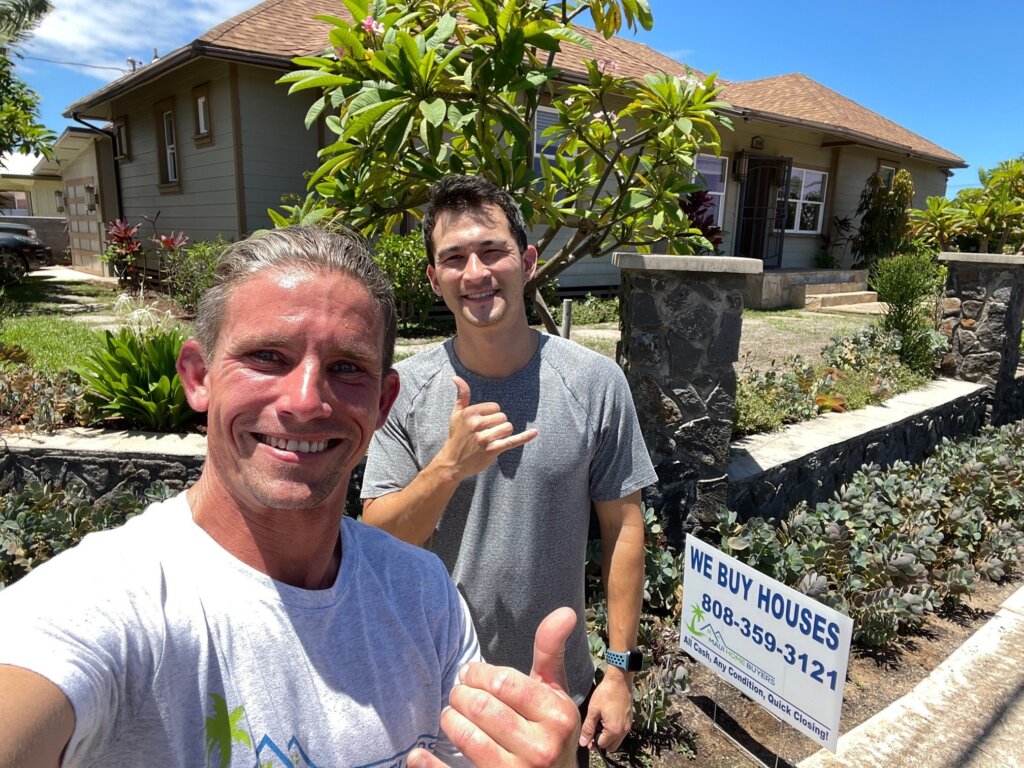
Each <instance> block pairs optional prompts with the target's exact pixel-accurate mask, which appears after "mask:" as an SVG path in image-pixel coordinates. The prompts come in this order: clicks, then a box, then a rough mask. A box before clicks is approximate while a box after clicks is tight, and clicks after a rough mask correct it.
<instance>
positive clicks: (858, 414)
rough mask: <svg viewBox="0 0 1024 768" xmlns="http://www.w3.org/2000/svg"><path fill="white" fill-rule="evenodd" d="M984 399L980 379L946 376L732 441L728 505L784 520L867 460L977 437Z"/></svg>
mask: <svg viewBox="0 0 1024 768" xmlns="http://www.w3.org/2000/svg"><path fill="white" fill-rule="evenodd" d="M1022 381H1024V380H1022ZM1018 388H1020V384H1018ZM989 397H990V395H989V391H988V389H987V388H985V387H984V386H983V385H981V384H970V383H967V382H961V381H954V380H952V379H944V380H940V381H937V382H933V383H932V384H931V385H929V386H928V387H926V388H925V389H923V390H918V391H915V392H907V393H905V394H903V395H898V396H897V397H894V398H892V399H891V400H888V401H886V402H885V403H884V404H883V405H875V406H870V407H868V408H865V409H863V410H860V411H852V412H850V413H830V414H825V415H823V416H821V417H819V418H817V419H813V420H811V421H808V422H803V423H800V424H794V425H792V426H791V427H789V428H788V429H786V430H783V431H782V432H776V433H772V434H767V435H753V436H751V437H747V438H743V439H742V440H738V441H736V442H735V443H733V445H732V457H731V460H730V463H729V499H728V507H729V509H732V510H735V511H736V512H737V513H738V515H739V516H740V518H741V519H744V520H745V519H749V518H751V517H754V516H760V517H770V518H776V519H782V518H784V517H785V515H786V514H787V513H788V512H789V511H790V510H791V509H792V508H793V507H795V506H796V505H797V504H798V503H799V502H801V501H806V502H808V503H809V504H816V503H818V502H820V501H826V500H828V499H830V498H831V497H832V496H833V494H834V493H835V492H836V490H837V489H839V488H840V487H841V486H842V485H843V484H844V483H845V482H847V480H849V478H850V477H851V476H852V475H853V474H854V473H855V472H856V471H857V470H859V469H860V468H861V467H862V466H863V465H865V464H878V465H880V466H883V467H887V466H889V465H891V464H892V463H893V462H895V461H906V462H910V463H917V462H920V461H921V460H922V459H924V458H925V457H926V456H927V455H928V454H929V453H931V451H932V450H933V449H934V448H935V446H936V445H938V444H939V442H941V440H942V439H943V438H945V437H949V438H951V439H954V440H961V439H963V438H966V437H969V436H971V435H975V434H977V433H978V432H979V431H980V430H981V428H982V426H984V424H985V411H986V408H987V407H988V404H989Z"/></svg>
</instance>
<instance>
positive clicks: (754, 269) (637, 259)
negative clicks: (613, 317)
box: [612, 253, 1024, 275]
mask: <svg viewBox="0 0 1024 768" xmlns="http://www.w3.org/2000/svg"><path fill="white" fill-rule="evenodd" d="M1022 263H1024V260H1022ZM612 264H613V265H615V266H616V267H618V268H619V269H644V270H657V271H662V272H713V273H718V274H726V273H730V274H735V275H759V274H761V273H762V272H763V271H764V262H762V261H761V260H760V259H745V258H740V257H736V256H671V255H667V254H663V253H613V254H612Z"/></svg>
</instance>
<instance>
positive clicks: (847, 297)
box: [804, 291, 878, 309]
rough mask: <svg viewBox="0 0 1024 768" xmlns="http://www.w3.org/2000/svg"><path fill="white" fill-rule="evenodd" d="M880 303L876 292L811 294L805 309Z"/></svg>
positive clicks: (808, 295)
mask: <svg viewBox="0 0 1024 768" xmlns="http://www.w3.org/2000/svg"><path fill="white" fill-rule="evenodd" d="M876 301H878V294H877V293H875V292H874V291H841V292H839V293H809V294H807V298H806V303H805V304H804V309H824V308H826V307H838V306H843V305H846V304H871V303H874V302H876Z"/></svg>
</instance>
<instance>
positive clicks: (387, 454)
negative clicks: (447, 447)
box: [360, 390, 422, 499]
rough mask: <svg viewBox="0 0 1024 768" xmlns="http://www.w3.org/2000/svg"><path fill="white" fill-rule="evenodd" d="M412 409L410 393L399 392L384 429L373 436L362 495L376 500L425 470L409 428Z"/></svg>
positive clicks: (400, 488) (398, 488) (403, 486)
mask: <svg viewBox="0 0 1024 768" xmlns="http://www.w3.org/2000/svg"><path fill="white" fill-rule="evenodd" d="M409 408H410V399H409V395H408V393H406V392H405V391H404V390H403V391H400V392H399V395H398V399H397V401H396V402H395V405H394V407H392V409H391V413H390V414H388V418H387V420H386V421H385V422H384V426H382V427H381V428H380V429H378V430H377V431H376V432H374V434H373V439H372V440H371V441H370V450H369V452H368V453H367V454H366V469H365V471H364V472H363V485H362V488H361V491H360V496H361V497H362V498H364V499H376V498H378V497H380V496H386V495H387V494H389V493H394V492H396V491H400V490H402V489H403V488H405V487H406V486H407V485H409V483H411V482H412V481H413V480H414V479H415V477H416V475H417V474H419V472H420V470H421V469H422V467H420V466H419V462H418V461H417V460H416V453H415V450H414V448H413V444H412V438H411V437H410V435H409V432H408V429H407V427H406V421H407V418H408V413H409Z"/></svg>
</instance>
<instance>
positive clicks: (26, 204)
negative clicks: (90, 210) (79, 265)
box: [0, 155, 68, 258]
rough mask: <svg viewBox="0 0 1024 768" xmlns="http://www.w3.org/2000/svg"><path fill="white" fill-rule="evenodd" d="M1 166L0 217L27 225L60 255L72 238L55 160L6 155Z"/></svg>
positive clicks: (56, 254) (51, 249)
mask: <svg viewBox="0 0 1024 768" xmlns="http://www.w3.org/2000/svg"><path fill="white" fill-rule="evenodd" d="M4 161H5V162H4V165H0V217H2V218H3V219H4V221H8V222H15V223H18V224H26V225H28V226H30V227H32V229H33V230H35V233H36V236H37V237H38V238H39V239H40V240H42V241H43V243H44V244H45V245H47V246H48V247H49V248H50V251H51V253H53V254H54V255H55V256H56V257H57V258H60V256H61V254H63V253H64V252H65V250H66V249H67V245H68V237H67V231H66V226H65V222H64V216H63V211H62V210H60V209H59V203H60V194H61V192H60V190H61V183H60V172H59V170H58V169H57V167H56V165H55V164H54V163H52V162H51V161H48V160H46V159H45V158H43V159H38V158H36V157H34V156H31V155H30V156H22V155H19V156H14V157H6V158H4Z"/></svg>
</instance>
